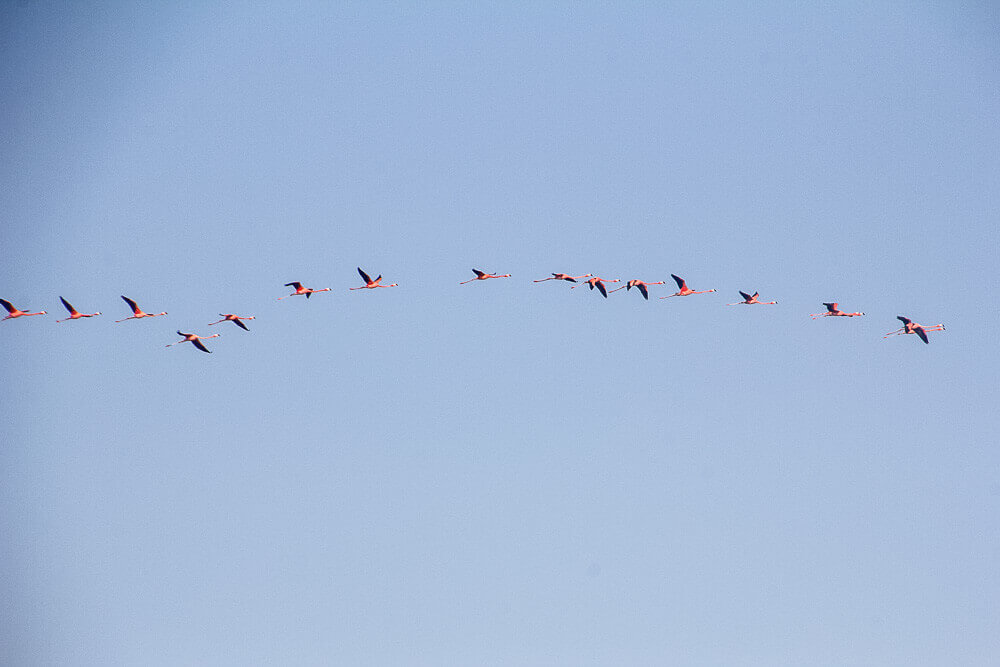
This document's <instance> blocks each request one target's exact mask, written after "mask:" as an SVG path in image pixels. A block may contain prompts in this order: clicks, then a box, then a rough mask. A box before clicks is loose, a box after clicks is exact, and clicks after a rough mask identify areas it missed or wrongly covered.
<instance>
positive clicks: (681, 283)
mask: <svg viewBox="0 0 1000 667" xmlns="http://www.w3.org/2000/svg"><path fill="white" fill-rule="evenodd" d="M670 277H671V278H673V279H674V282H675V283H677V291H676V292H674V293H673V294H670V295H669V296H661V297H660V298H661V299H669V298H670V297H672V296H691V295H692V294H708V293H709V292H714V291H716V290H714V289H705V290H699V291H697V292H696V291H694V290H693V289H691V288H690V287H688V286H687V282H686V281H685V280H684V279H683V278H681V277H680V276H677V275H674V274H673V273H671V274H670Z"/></svg>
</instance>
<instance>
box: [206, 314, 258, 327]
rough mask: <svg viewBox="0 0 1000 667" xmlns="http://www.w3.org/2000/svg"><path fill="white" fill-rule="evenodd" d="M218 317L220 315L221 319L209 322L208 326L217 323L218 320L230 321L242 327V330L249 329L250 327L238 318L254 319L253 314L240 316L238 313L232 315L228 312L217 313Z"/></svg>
mask: <svg viewBox="0 0 1000 667" xmlns="http://www.w3.org/2000/svg"><path fill="white" fill-rule="evenodd" d="M219 317H221V318H222V319H221V320H217V321H215V322H209V323H208V326H212V325H213V324H218V323H219V322H232V323H233V324H235V325H236V326H238V327H239V328H240V329H243V330H244V331H250V329H248V328H247V325H245V324H243V322H241V321H240V320H252V319H254V318H253V316H250V317H242V316H240V315H233V314H232V313H230V314H228V315H227V314H223V313H219Z"/></svg>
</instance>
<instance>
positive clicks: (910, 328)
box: [882, 315, 944, 343]
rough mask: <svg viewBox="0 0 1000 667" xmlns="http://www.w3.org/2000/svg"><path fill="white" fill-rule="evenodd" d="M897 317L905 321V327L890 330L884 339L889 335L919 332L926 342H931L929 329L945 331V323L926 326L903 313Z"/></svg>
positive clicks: (921, 338)
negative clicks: (928, 333)
mask: <svg viewBox="0 0 1000 667" xmlns="http://www.w3.org/2000/svg"><path fill="white" fill-rule="evenodd" d="M896 319H897V320H899V321H900V322H902V323H903V327H902V328H901V329H896V330H895V331H890V332H889V333H887V334H886V335H884V336H882V338H883V339H884V338H888V337H889V336H899V335H902V334H917V335H918V336H920V340H922V341H924V342H925V343H930V341H929V340H927V332H928V331H944V325H943V324H935V325H934V326H932V327H925V326H924V325H923V324H917V323H916V322H914V321H913V320H911V319H910V318H908V317H903V316H902V315H897V316H896Z"/></svg>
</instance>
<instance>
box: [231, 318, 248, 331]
mask: <svg viewBox="0 0 1000 667" xmlns="http://www.w3.org/2000/svg"><path fill="white" fill-rule="evenodd" d="M233 322H234V323H235V324H236V326H238V327H239V328H240V329H243V330H244V331H250V330H249V329H247V325H245V324H243V323H242V322H240V321H239V320H233Z"/></svg>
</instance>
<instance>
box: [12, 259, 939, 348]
mask: <svg viewBox="0 0 1000 667" xmlns="http://www.w3.org/2000/svg"><path fill="white" fill-rule="evenodd" d="M472 272H473V273H474V274H475V277H473V278H469V279H468V280H463V281H462V282H460V283H459V284H460V285H465V284H466V283H471V282H475V281H477V280H489V279H490V278H510V277H511V275H510V274H509V273H505V274H503V275H500V274H496V273H487V272H485V271H480V270H479V269H472ZM358 274H359V275H360V276H361V279H362V280H363V281H364V283H365V284H364V285H361V286H359V287H350V288H348V289H349V290H352V291H353V290H362V289H376V288H379V287H399V285H398V284H397V283H392V284H391V285H383V284H381V283H382V276H381V275H379V276H378V277H377V278H375V279H374V280H372V278H371V276H369V275H368V274H367V273H365V272H364V271H363V270H362V269H361V267H358ZM670 277H671V278H673V279H674V282H676V283H677V291H676V292H674V293H673V294H668V295H667V296H661V297H660V298H661V299H670V298H672V297H675V296H691V295H693V294H708V293H710V292H715V291H717V290H714V289H708V290H698V291H695V290H692V289H691V288H690V287H688V285H687V282H685V281H684V279H683V278H681V277H680V276H677V275H674V274H670ZM583 278H587V280H585V281H584V282H582V283H577V280H580V279H583ZM547 280H562V281H566V282H571V283H576V284H575V285H573V286H572V287H571V288H570V289H576V288H577V287H583V286H584V285H586V286H587V287H589V288H590V290H591V291H593V290H597V291H598V292H600V294H601V296H603V297H604V298H605V299H606V298H608V294H613V293H615V292H617V291H619V290H626V291H631V289H632V288H633V287H634V288H636V290H637V291H638V292H639V293H640V294H642V298H643V299H646V300H647V301H648V300H649V289H648V288H649V286H651V285H665V284H667V283H666V281H663V280H661V281H658V282H655V283H654V282H645V281H643V280H637V279H633V280H629V281H627V282H626V283H625V284H624V285H622V286H621V287H617V288H615V289H613V290H609V289H608V288H607V287H606V286H605V285H606V284H609V283H620V282H622V281H621V280H618V279H615V280H610V279H608V278H600V277H597V276H594V275H593V274H591V273H585V274H583V275H582V276H571V275H568V274H566V273H553V274H552V275H551V276H550V277H548V278H541V279H540V280H535V281H533V282H536V283H543V282H545V281H547ZM285 287H291V288H293V289H294V290H295V291H293V292H292V293H291V294H287V295H285V296H282V297H278V300H279V301H280V300H282V299H287V298H288V297H290V296H304V297H306V298H307V299H308V298H309V297H310V296H312V295H313V294H318V293H320V292H330V291H332V288H330V287H324V288H323V289H312V288H309V287H303V286H302V283H300V282H290V283H285ZM739 294H740V296H741V297H743V300H742V301H736V302H735V303H728V304H726V305H727V306H754V305H760V306H769V305H775V304H777V303H778V302H777V301H760V300H759V298H758V297H759V294H758V293H757V292H754V293H753V294H747V293H746V292H744V291H742V290H739ZM122 299H123V300H124V301H125V303H127V304H128V307H129V308H130V309H131V310H132V315H130V316H129V317H126V318H124V319H121V320H115V323H116V324H117V323H120V322H126V321H128V320H138V319H142V318H144V317H160V316H161V315H166V314H167V313H166V311H164V312H162V313H147V312H145V311H144V310H142V309H141V308H139V306H138V304H136V302H135V301H133V300H132V299H130V298H128V297H127V296H122ZM59 300H60V301H61V302H62V305H63V307H64V308H66V310H67V312H69V317H66V318H64V319H61V320H56V322H66V321H68V320H79V319H84V318H88V317H96V316H98V315H100V314H101V313H100V312H96V313H81V312H79V311H78V310H77V309H76V308H74V307H73V305H72V304H71V303H70V302H69V301H67V300H66V299H64V298H63V297H61V296H60V297H59ZM0 305H3V307H4V308H5V309H6V310H7V313H8V315H7V316H6V317H4V318H3V319H4V320H10V319H15V318H18V317H30V316H32V315H46V314H47V312H46V311H44V310H41V311H38V312H37V313H31V312H28V311H24V310H20V309H18V308H15V307H14V305H13V304H12V303H11V302H10V301H7V300H6V299H0ZM823 305H824V306H826V312H823V313H813V314H811V315H810V317H811V318H813V319H816V318H817V317H860V316H861V315H864V313H860V312H856V313H845V312H844V311H842V310H840V308H839V307H838V304H837V303H836V302H830V303H824V304H823ZM219 316H220V317H221V318H222V319H221V320H217V321H215V322H210V323H209V324H208V325H207V326H212V325H215V324H220V323H221V322H232V323H233V324H235V325H236V326H238V327H239V328H241V329H243V330H244V331H249V330H250V329H249V328H248V327H247V325H245V324H244V323H243V321H244V320H252V319H254V318H253V317H252V316H242V315H234V314H232V313H228V314H224V313H219ZM896 319H898V320H899V321H900V322H902V323H903V326H902V327H900V328H899V329H896V330H895V331H890V332H889V333H887V334H886V335H884V336H882V338H883V339H885V338H888V337H890V336H898V335H904V334H916V335H917V337H918V338H920V340H922V341H923V342H924V343H929V342H930V341H929V340H928V338H927V332H929V331H944V330H945V329H944V325H943V324H935V325H933V326H925V325H922V324H918V323H916V322H914V321H913V320H911V319H909V318H907V317H903V316H902V315H899V316H897V317H896ZM177 335H178V336H181V340H179V341H177V342H176V343H170V344H169V345H167V346H166V347H172V346H174V345H178V344H180V343H191V344H192V345H194V346H195V347H196V348H198V349H199V350H201V351H202V352H208V353H211V350H209V349H208V348H207V347H205V344H204V343H202V341H203V340H208V339H209V338H218V337H219V336H220V335H221V334H217V333H216V334H212V335H211V336H199V335H198V334H193V333H184V332H182V331H179V330H178V331H177Z"/></svg>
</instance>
